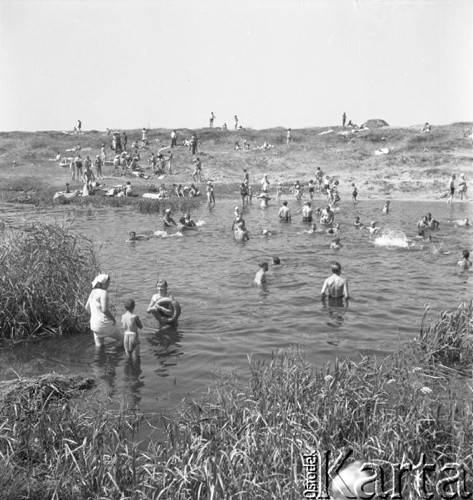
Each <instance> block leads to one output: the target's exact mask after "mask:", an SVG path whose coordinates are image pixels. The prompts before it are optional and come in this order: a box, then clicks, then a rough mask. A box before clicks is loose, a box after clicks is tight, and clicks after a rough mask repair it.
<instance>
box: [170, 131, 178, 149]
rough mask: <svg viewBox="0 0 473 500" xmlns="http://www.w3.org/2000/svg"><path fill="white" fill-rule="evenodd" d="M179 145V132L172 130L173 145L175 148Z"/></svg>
mask: <svg viewBox="0 0 473 500" xmlns="http://www.w3.org/2000/svg"><path fill="white" fill-rule="evenodd" d="M176 146H177V134H176V131H175V130H172V131H171V147H172V148H174V147H176Z"/></svg>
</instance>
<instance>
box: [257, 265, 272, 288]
mask: <svg viewBox="0 0 473 500" xmlns="http://www.w3.org/2000/svg"><path fill="white" fill-rule="evenodd" d="M258 266H259V267H260V269H259V271H258V272H257V273H256V275H255V279H254V281H255V283H256V284H257V285H262V284H263V283H266V273H267V272H268V269H269V266H268V263H267V262H259V263H258Z"/></svg>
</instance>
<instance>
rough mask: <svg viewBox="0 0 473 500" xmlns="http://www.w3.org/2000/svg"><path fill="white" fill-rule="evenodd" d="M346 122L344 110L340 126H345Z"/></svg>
mask: <svg viewBox="0 0 473 500" xmlns="http://www.w3.org/2000/svg"><path fill="white" fill-rule="evenodd" d="M346 122H347V114H346V113H345V112H343V115H342V127H343V128H345V124H346Z"/></svg>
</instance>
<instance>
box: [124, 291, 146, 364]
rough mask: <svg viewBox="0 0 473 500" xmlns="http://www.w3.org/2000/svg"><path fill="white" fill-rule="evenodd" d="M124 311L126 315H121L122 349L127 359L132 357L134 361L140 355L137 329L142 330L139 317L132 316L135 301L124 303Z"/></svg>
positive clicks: (129, 300)
mask: <svg viewBox="0 0 473 500" xmlns="http://www.w3.org/2000/svg"><path fill="white" fill-rule="evenodd" d="M125 310H126V313H125V314H123V315H122V327H123V328H124V329H125V334H124V337H123V347H124V348H125V353H126V355H127V356H128V357H130V356H133V360H136V359H137V358H138V356H139V355H140V339H139V337H138V328H143V323H142V322H141V319H140V318H139V316H137V315H136V314H133V312H134V310H135V301H134V300H133V299H128V300H126V301H125Z"/></svg>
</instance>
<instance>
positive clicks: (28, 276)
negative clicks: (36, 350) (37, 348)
mask: <svg viewBox="0 0 473 500" xmlns="http://www.w3.org/2000/svg"><path fill="white" fill-rule="evenodd" d="M97 270H98V264H97V261H96V258H95V255H94V252H93V249H92V246H91V244H90V242H89V241H88V240H87V239H85V238H83V237H80V236H77V235H76V234H73V233H72V232H71V231H69V230H68V229H67V228H66V227H62V226H59V225H54V224H43V223H35V224H34V225H33V226H29V227H25V228H24V229H23V230H19V231H11V232H9V233H8V232H7V233H4V238H3V240H2V242H1V244H0V289H1V291H2V293H1V294H0V337H1V338H3V339H9V340H19V339H24V338H27V337H30V336H38V335H43V334H62V333H66V332H68V333H83V332H85V331H86V329H87V328H88V321H87V313H86V312H85V310H84V304H83V303H82V302H81V300H84V297H87V295H88V293H89V292H90V283H91V281H92V279H93V277H94V275H95V274H96V272H97Z"/></svg>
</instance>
